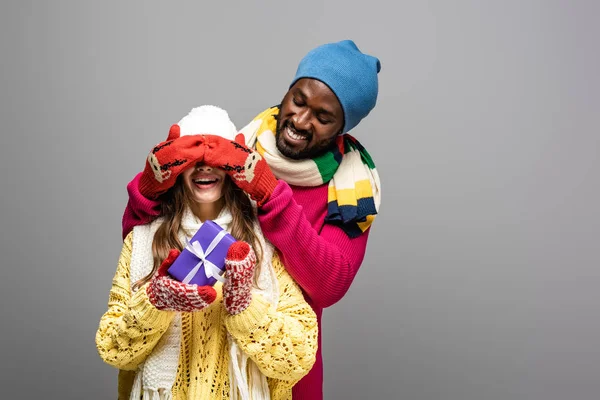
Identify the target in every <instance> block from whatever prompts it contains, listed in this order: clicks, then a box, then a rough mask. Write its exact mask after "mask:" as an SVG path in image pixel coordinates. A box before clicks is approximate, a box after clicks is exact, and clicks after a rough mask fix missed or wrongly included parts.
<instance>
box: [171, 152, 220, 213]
mask: <svg viewBox="0 0 600 400" xmlns="http://www.w3.org/2000/svg"><path fill="white" fill-rule="evenodd" d="M181 175H182V176H183V184H184V187H185V191H186V192H187V194H188V196H189V197H190V198H191V199H192V200H193V201H195V202H197V203H200V204H209V203H214V202H216V201H218V200H219V199H221V197H223V185H224V182H225V175H226V174H225V171H223V170H222V169H220V168H213V167H209V166H208V165H205V164H202V163H200V162H199V163H197V164H196V165H195V166H194V167H191V168H188V169H186V170H185V171H183V173H182V174H181Z"/></svg>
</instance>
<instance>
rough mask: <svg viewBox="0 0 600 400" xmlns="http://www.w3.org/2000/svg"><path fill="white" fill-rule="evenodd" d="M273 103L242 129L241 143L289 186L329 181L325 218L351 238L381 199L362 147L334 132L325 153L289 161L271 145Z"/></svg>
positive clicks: (368, 223) (367, 222)
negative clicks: (311, 157)
mask: <svg viewBox="0 0 600 400" xmlns="http://www.w3.org/2000/svg"><path fill="white" fill-rule="evenodd" d="M278 114H279V107H278V106H276V107H272V108H269V109H267V110H265V111H263V112H262V113H260V114H259V115H258V116H257V117H256V118H254V120H253V121H252V122H250V124H248V125H247V126H246V127H245V128H244V129H242V131H241V132H242V133H243V134H244V136H245V137H246V143H247V144H248V146H250V147H256V150H257V151H258V152H259V153H260V154H261V156H262V157H263V158H264V159H265V160H266V161H267V163H268V164H269V167H270V168H271V170H272V171H273V173H274V174H275V176H276V177H277V178H279V179H283V180H284V181H286V182H287V183H289V184H290V185H295V186H320V185H322V184H324V183H327V182H329V190H328V199H327V216H326V217H325V222H326V223H329V224H333V225H337V226H339V227H341V228H342V229H343V230H344V232H346V234H347V235H348V236H349V237H351V238H354V237H358V236H360V235H361V234H362V233H363V232H364V231H366V230H367V229H368V228H369V227H370V226H371V224H372V223H373V221H374V219H375V215H377V212H378V210H379V204H380V202H381V189H380V187H381V183H380V181H379V175H378V173H377V169H376V168H375V164H374V163H373V160H372V159H371V156H370V155H369V153H368V152H367V150H365V148H364V147H363V146H362V145H361V144H360V143H359V142H358V140H356V139H355V138H354V137H352V136H350V135H349V134H344V135H339V136H338V137H337V138H336V141H335V146H333V148H332V149H330V150H329V151H327V152H326V153H324V154H322V155H320V156H318V157H316V158H313V159H306V160H292V159H289V158H287V157H285V156H284V155H282V154H281V153H280V152H279V150H277V146H276V142H275V132H276V129H277V115H278Z"/></svg>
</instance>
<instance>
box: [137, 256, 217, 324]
mask: <svg viewBox="0 0 600 400" xmlns="http://www.w3.org/2000/svg"><path fill="white" fill-rule="evenodd" d="M179 253H180V252H179V250H175V249H172V250H171V251H170V252H169V256H168V257H167V258H166V259H165V260H164V261H163V262H162V264H161V265H160V267H159V268H158V271H157V272H156V274H155V275H154V277H152V280H151V281H150V284H149V285H148V287H147V288H146V293H147V294H148V298H149V299H150V303H152V305H153V306H154V307H156V308H158V309H159V310H164V311H185V312H190V311H198V310H202V309H203V308H205V307H207V306H208V305H209V304H211V303H212V302H213V301H215V298H216V297H217V292H216V291H215V289H214V288H213V287H212V286H198V285H189V284H186V283H181V282H178V281H176V280H174V279H172V278H170V277H169V275H168V274H167V270H168V269H169V267H170V266H171V264H173V262H174V261H175V259H176V258H177V257H178V256H179Z"/></svg>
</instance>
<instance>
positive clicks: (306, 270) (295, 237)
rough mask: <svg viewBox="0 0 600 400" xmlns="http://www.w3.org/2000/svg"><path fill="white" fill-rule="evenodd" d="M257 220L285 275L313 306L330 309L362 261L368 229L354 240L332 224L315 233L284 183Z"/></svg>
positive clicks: (279, 185) (344, 290)
mask: <svg viewBox="0 0 600 400" xmlns="http://www.w3.org/2000/svg"><path fill="white" fill-rule="evenodd" d="M258 218H259V221H260V225H261V228H262V230H263V233H264V235H265V237H266V238H267V239H269V241H271V243H273V245H274V246H275V247H276V248H277V249H278V250H279V251H280V252H281V255H282V258H283V263H284V265H285V267H286V269H287V271H288V272H289V273H290V275H291V276H292V278H294V280H295V281H296V282H298V284H299V285H300V287H302V289H304V291H305V292H306V294H307V295H308V296H309V297H310V299H311V300H312V301H313V302H314V304H315V305H316V306H319V307H323V308H324V307H329V306H331V305H333V304H335V303H337V302H338V301H339V300H340V299H341V298H342V297H343V296H344V295H345V294H346V292H347V291H348V289H349V288H350V285H351V284H352V281H353V280H354V277H355V276H356V273H357V272H358V269H359V267H360V265H361V263H362V261H363V259H364V256H365V251H366V247H367V239H368V236H369V231H370V229H367V230H366V231H365V232H364V233H362V234H361V235H360V236H358V237H356V238H350V237H349V236H348V235H347V234H346V233H345V232H344V231H343V230H342V229H341V228H340V227H337V226H334V225H331V224H325V225H324V226H323V228H322V229H321V230H320V231H317V230H315V228H313V226H312V225H311V223H310V221H308V219H307V217H306V215H305V214H304V211H303V209H302V206H301V205H299V204H298V203H297V202H296V200H295V199H294V198H293V192H292V189H291V188H290V186H289V185H288V184H287V183H286V182H285V181H283V180H280V181H279V183H278V184H277V187H276V188H275V191H274V192H273V194H272V195H271V197H270V198H269V200H268V201H267V202H266V203H265V204H264V205H263V206H262V208H261V209H260V210H259V217H258Z"/></svg>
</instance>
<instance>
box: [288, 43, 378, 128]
mask: <svg viewBox="0 0 600 400" xmlns="http://www.w3.org/2000/svg"><path fill="white" fill-rule="evenodd" d="M380 69H381V64H380V62H379V60H378V59H377V58H375V57H372V56H370V55H368V54H364V53H362V52H361V51H360V50H359V49H358V47H357V46H356V44H354V42H353V41H352V40H343V41H341V42H337V43H328V44H324V45H321V46H319V47H317V48H315V49H313V50H311V51H310V52H309V53H308V54H307V55H306V56H305V57H304V58H303V59H302V60H301V61H300V64H299V65H298V70H297V71H296V77H295V78H294V80H293V82H292V84H291V85H290V87H292V86H293V85H294V84H295V83H296V82H297V81H298V80H299V79H302V78H313V79H317V80H319V81H321V82H323V83H324V84H326V85H327V86H329V88H330V89H331V90H332V91H333V93H335V95H336V96H337V98H338V100H339V102H340V104H341V105H342V109H343V110H344V127H343V132H348V131H349V130H350V129H352V128H354V127H355V126H356V125H358V123H359V122H360V121H361V120H362V119H363V118H364V117H366V116H367V115H368V114H369V112H370V111H371V110H372V109H373V107H375V103H376V101H377V91H378V83H377V73H379V70H380Z"/></svg>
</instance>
